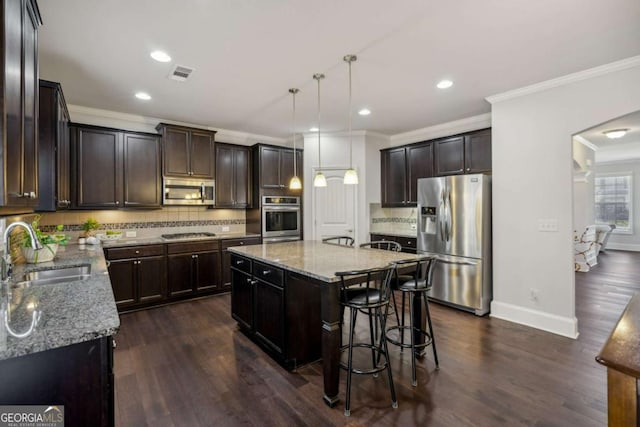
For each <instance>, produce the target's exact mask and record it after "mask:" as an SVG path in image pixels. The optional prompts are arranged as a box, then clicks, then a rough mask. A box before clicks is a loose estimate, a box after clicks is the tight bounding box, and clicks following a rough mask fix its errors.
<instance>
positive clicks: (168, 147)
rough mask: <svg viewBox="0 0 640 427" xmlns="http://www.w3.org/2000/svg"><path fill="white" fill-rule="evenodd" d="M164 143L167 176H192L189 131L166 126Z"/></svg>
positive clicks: (163, 137) (165, 172) (163, 136)
mask: <svg viewBox="0 0 640 427" xmlns="http://www.w3.org/2000/svg"><path fill="white" fill-rule="evenodd" d="M162 141H163V144H164V174H165V175H167V176H178V177H184V176H190V172H191V168H190V166H189V131H186V130H182V129H173V128H170V127H165V128H164V131H163V135H162Z"/></svg>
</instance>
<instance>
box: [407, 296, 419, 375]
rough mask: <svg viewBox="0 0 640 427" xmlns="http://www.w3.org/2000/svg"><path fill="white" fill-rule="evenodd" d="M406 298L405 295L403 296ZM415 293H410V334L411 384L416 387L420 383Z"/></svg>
mask: <svg viewBox="0 0 640 427" xmlns="http://www.w3.org/2000/svg"><path fill="white" fill-rule="evenodd" d="M403 298H404V297H403ZM413 299H414V293H413V292H411V293H410V295H409V312H410V315H409V325H410V327H409V336H410V337H411V385H412V386H414V387H416V386H417V385H418V380H417V378H416V347H415V343H414V336H413V335H414V333H413V329H414V325H413V305H414V300H413Z"/></svg>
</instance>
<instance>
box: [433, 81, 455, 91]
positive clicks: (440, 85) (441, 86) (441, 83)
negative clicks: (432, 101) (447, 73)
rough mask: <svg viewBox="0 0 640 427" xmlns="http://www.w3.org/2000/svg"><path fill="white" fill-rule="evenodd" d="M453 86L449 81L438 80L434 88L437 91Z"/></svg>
mask: <svg viewBox="0 0 640 427" xmlns="http://www.w3.org/2000/svg"><path fill="white" fill-rule="evenodd" d="M451 86H453V82H452V81H451V80H440V81H439V82H438V84H437V85H436V87H437V88H438V89H448V88H450V87H451Z"/></svg>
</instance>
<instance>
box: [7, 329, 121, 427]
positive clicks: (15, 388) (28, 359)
mask: <svg viewBox="0 0 640 427" xmlns="http://www.w3.org/2000/svg"><path fill="white" fill-rule="evenodd" d="M0 378H2V381H0V396H2V404H3V405H64V416H65V423H64V425H66V426H113V425H114V424H115V423H114V394H113V391H114V383H113V340H112V338H111V337H103V338H98V339H95V340H91V341H87V342H83V343H79V344H73V345H69V346H65V347H60V348H56V349H53V350H47V351H42V352H39V353H34V354H29V355H26V356H21V357H15V358H12V359H7V360H3V361H0Z"/></svg>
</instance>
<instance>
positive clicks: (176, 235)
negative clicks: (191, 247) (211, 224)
mask: <svg viewBox="0 0 640 427" xmlns="http://www.w3.org/2000/svg"><path fill="white" fill-rule="evenodd" d="M215 235H216V234H215V233H209V232H207V231H203V232H200V233H172V234H163V235H162V237H164V238H165V239H193V238H196V237H214V236H215Z"/></svg>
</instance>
